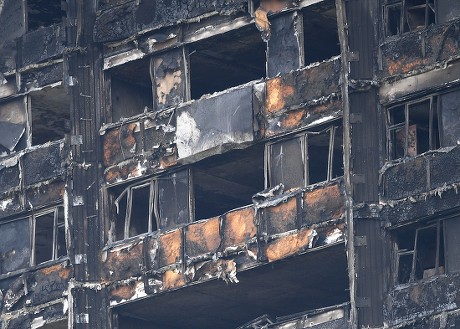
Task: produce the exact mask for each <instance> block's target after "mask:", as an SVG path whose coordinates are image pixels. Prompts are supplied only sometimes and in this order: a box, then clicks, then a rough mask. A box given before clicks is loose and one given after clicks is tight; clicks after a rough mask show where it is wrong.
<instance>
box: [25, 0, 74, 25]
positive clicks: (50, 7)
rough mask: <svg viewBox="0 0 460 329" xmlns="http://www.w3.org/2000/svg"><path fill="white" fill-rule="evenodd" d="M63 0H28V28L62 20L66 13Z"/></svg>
mask: <svg viewBox="0 0 460 329" xmlns="http://www.w3.org/2000/svg"><path fill="white" fill-rule="evenodd" d="M61 2H62V1H61V0H27V23H28V24H27V27H28V30H29V31H31V30H36V29H38V28H39V27H42V26H49V25H52V24H56V23H60V22H62V18H63V17H65V16H66V13H65V11H64V10H62V8H61Z"/></svg>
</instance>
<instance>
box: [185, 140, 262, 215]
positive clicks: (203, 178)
mask: <svg viewBox="0 0 460 329" xmlns="http://www.w3.org/2000/svg"><path fill="white" fill-rule="evenodd" d="M263 159H264V146H263V145H261V144H259V145H254V146H251V147H249V148H247V149H243V150H233V151H230V152H227V153H225V154H222V155H217V156H214V157H210V158H207V159H205V160H203V161H201V162H199V163H197V164H196V165H195V166H194V167H193V192H194V201H195V219H196V220H199V219H204V218H211V217H214V216H218V215H222V214H224V213H225V212H227V211H229V210H231V209H235V208H238V207H242V206H245V205H248V204H251V203H252V196H253V195H254V194H256V193H257V192H260V191H262V190H263V189H264V160H263Z"/></svg>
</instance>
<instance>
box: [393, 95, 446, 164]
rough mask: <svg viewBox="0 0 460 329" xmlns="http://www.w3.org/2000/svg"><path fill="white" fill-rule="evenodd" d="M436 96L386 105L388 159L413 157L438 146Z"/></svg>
mask: <svg viewBox="0 0 460 329" xmlns="http://www.w3.org/2000/svg"><path fill="white" fill-rule="evenodd" d="M437 104H438V98H437V97H436V96H430V97H428V98H425V99H422V100H419V101H415V102H408V103H405V104H400V105H397V106H393V107H390V108H389V110H388V115H389V118H388V120H389V126H388V136H389V154H390V158H391V159H397V158H402V157H404V156H409V157H412V156H416V155H417V154H421V153H424V152H426V151H428V150H434V149H437V148H439V146H440V142H439V128H438V111H437Z"/></svg>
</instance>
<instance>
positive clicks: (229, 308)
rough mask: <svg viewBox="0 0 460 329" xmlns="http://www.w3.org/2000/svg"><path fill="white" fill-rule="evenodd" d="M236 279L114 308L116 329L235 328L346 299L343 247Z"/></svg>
mask: <svg viewBox="0 0 460 329" xmlns="http://www.w3.org/2000/svg"><path fill="white" fill-rule="evenodd" d="M237 276H238V280H239V283H237V284H226V283H225V282H224V281H223V280H212V281H209V282H202V283H200V284H198V285H192V286H189V287H185V288H182V289H178V290H176V291H171V292H168V293H167V294H161V295H158V296H155V297H150V298H146V299H144V300H141V301H137V302H133V303H129V304H126V305H124V306H120V307H117V308H115V309H114V313H116V314H117V315H118V328H120V329H134V328H135V329H144V328H189V329H195V328H196V329H197V328H199V329H211V328H212V329H215V328H220V329H235V328H238V327H239V326H242V325H244V324H245V323H248V322H249V321H251V320H253V319H256V318H257V317H260V316H262V315H264V314H267V315H269V317H270V318H272V319H275V318H277V317H282V316H288V315H292V314H295V313H299V312H304V311H307V310H313V309H317V308H320V307H327V306H333V305H338V304H341V303H343V302H347V301H348V300H349V291H348V276H347V259H346V253H345V250H344V245H343V244H338V245H334V246H330V247H327V248H324V249H321V250H316V251H313V252H309V253H307V254H304V255H300V256H296V257H292V258H289V259H285V260H282V261H279V262H274V263H271V264H269V265H264V266H260V267H257V268H254V269H251V270H247V271H243V272H239V273H238V274H237ZM306 278H308V279H306ZM323 326H324V328H326V327H327V324H324V325H322V326H321V327H323ZM283 328H284V327H283ZM286 328H287V327H286ZM289 328H290V327H289Z"/></svg>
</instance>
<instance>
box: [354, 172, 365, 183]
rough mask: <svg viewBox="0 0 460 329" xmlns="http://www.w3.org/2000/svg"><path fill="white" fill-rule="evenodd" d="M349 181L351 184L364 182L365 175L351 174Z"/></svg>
mask: <svg viewBox="0 0 460 329" xmlns="http://www.w3.org/2000/svg"><path fill="white" fill-rule="evenodd" d="M351 182H352V183H353V184H364V183H366V176H365V175H363V174H353V175H351Z"/></svg>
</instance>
